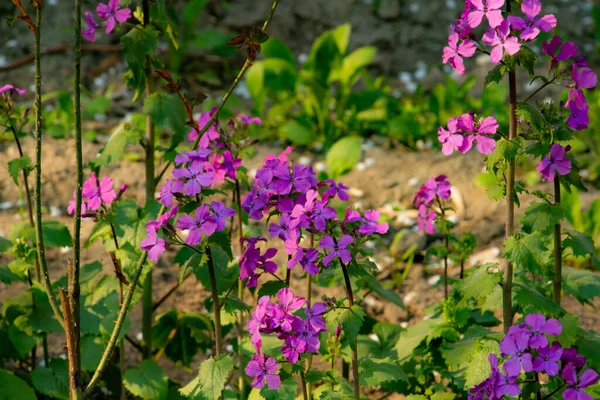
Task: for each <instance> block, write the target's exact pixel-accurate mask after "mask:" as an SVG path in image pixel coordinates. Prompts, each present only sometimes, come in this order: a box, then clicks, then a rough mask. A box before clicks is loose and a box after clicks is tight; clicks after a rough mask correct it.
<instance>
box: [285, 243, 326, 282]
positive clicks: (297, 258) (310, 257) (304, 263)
mask: <svg viewBox="0 0 600 400" xmlns="http://www.w3.org/2000/svg"><path fill="white" fill-rule="evenodd" d="M318 258H319V252H318V251H317V249H313V248H310V249H305V248H303V247H298V248H297V249H296V252H295V253H294V256H293V257H292V258H290V259H289V260H288V262H287V264H286V265H287V267H288V268H289V269H293V268H294V267H295V266H296V265H297V264H300V266H301V267H302V269H303V270H304V271H305V272H306V273H307V274H310V275H316V274H318V273H319V268H318V267H317V264H316V261H317V259H318Z"/></svg>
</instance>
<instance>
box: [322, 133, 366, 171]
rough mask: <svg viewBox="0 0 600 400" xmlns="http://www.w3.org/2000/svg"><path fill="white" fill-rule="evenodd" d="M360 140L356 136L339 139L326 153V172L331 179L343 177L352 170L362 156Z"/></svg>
mask: <svg viewBox="0 0 600 400" xmlns="http://www.w3.org/2000/svg"><path fill="white" fill-rule="evenodd" d="M361 143H362V139H361V138H360V137H358V136H348V137H344V138H341V139H340V140H338V141H337V142H335V144H334V145H333V146H331V149H329V151H328V152H327V157H326V159H325V164H326V165H327V171H328V172H329V174H330V176H331V177H332V178H333V179H336V178H338V177H340V176H341V175H344V174H345V173H347V172H349V171H351V170H352V168H354V166H355V165H356V163H357V162H359V161H360V157H361V154H362V151H361V148H360V145H361Z"/></svg>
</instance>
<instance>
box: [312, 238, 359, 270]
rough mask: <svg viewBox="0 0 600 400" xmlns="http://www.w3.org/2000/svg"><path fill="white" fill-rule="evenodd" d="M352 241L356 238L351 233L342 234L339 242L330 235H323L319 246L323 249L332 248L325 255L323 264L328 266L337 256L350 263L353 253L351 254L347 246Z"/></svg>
mask: <svg viewBox="0 0 600 400" xmlns="http://www.w3.org/2000/svg"><path fill="white" fill-rule="evenodd" d="M352 242H354V239H353V238H352V236H350V235H344V236H342V237H341V238H340V239H339V240H338V241H337V242H336V241H335V240H334V239H333V238H332V237H331V236H329V235H325V236H323V238H322V239H321V241H320V242H319V246H321V248H322V249H331V251H329V253H328V254H327V255H326V256H325V257H323V265H325V266H326V267H327V266H328V265H329V264H330V263H331V261H332V260H333V259H334V258H336V257H337V258H339V259H340V261H341V262H343V263H344V264H347V263H349V262H350V261H351V260H352V254H350V250H348V249H347V247H348V245H350V244H351V243H352Z"/></svg>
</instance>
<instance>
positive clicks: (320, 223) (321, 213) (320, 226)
mask: <svg viewBox="0 0 600 400" xmlns="http://www.w3.org/2000/svg"><path fill="white" fill-rule="evenodd" d="M335 217H337V211H335V209H334V208H332V207H327V202H326V201H323V200H319V201H317V202H316V203H315V206H314V209H313V210H312V213H311V215H310V218H311V219H312V221H313V225H314V227H315V229H316V230H318V231H321V232H323V231H324V230H325V228H326V227H327V221H329V220H332V219H334V218H335Z"/></svg>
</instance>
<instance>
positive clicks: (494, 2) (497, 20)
mask: <svg viewBox="0 0 600 400" xmlns="http://www.w3.org/2000/svg"><path fill="white" fill-rule="evenodd" d="M503 5H504V0H471V7H472V10H471V12H470V13H469V17H468V19H467V21H468V22H469V26H470V27H471V28H475V27H477V26H479V24H481V21H482V20H483V17H484V16H485V17H486V18H487V20H488V22H489V23H490V26H491V27H492V28H495V27H497V26H498V25H500V24H501V23H502V21H503V20H504V18H502V11H501V9H502V6H503Z"/></svg>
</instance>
